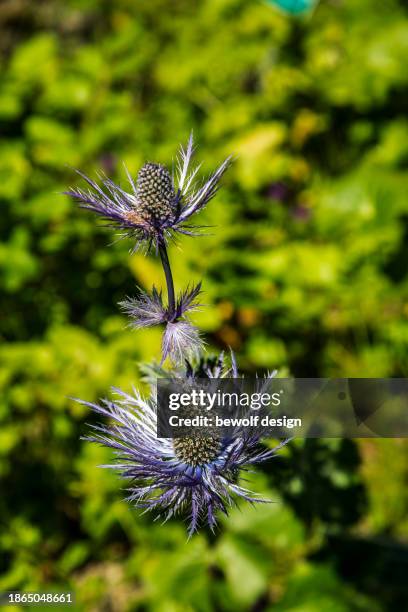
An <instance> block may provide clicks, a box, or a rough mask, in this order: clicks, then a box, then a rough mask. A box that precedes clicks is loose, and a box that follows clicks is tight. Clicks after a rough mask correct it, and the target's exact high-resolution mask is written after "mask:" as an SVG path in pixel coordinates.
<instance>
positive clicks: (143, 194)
mask: <svg viewBox="0 0 408 612" xmlns="http://www.w3.org/2000/svg"><path fill="white" fill-rule="evenodd" d="M193 153H194V146H193V135H192V134H191V136H190V139H189V141H188V144H187V147H186V148H184V147H180V150H179V155H178V157H177V161H176V165H175V171H174V172H173V173H172V174H171V173H170V172H169V171H168V170H167V168H166V167H165V166H163V165H161V164H158V163H152V162H148V163H146V164H144V166H142V168H141V169H140V170H139V174H138V176H137V180H136V182H135V181H134V180H133V178H132V177H131V175H130V174H129V172H128V170H127V169H126V167H125V169H126V173H127V177H128V180H129V186H130V191H125V190H124V189H122V187H120V186H119V185H117V184H116V183H114V182H113V181H112V180H111V179H109V178H107V177H105V176H103V175H101V176H100V184H98V183H96V182H95V181H93V180H92V179H91V178H89V177H88V176H86V175H85V174H83V173H82V172H80V171H79V170H77V172H78V174H79V175H80V176H81V177H82V178H83V179H84V180H85V181H86V183H87V184H88V186H89V187H88V189H81V188H73V189H71V190H69V191H68V192H66V194H67V195H70V196H71V197H73V198H74V199H75V200H77V201H78V202H79V204H80V206H81V207H82V208H85V209H88V210H91V211H92V212H94V213H96V214H97V215H99V216H100V217H102V218H103V219H105V220H106V221H107V223H108V225H110V226H113V227H117V228H118V229H119V230H122V233H123V235H127V236H130V237H132V238H134V239H135V245H134V248H138V247H141V246H145V247H146V248H147V249H148V250H149V249H150V248H151V247H152V246H154V247H155V248H156V250H159V248H160V247H161V246H164V245H165V244H166V243H167V241H168V239H169V238H171V237H174V235H175V234H177V233H180V234H187V235H196V233H197V231H198V230H199V229H200V226H191V225H188V224H187V222H188V221H189V219H190V218H191V217H192V216H193V215H195V214H196V213H197V212H198V211H200V210H202V209H203V208H204V207H205V206H206V204H208V202H209V201H210V200H211V199H212V198H213V197H214V196H215V194H216V193H217V191H218V187H219V181H220V179H221V177H222V175H223V174H224V172H225V171H226V169H227V168H228V166H229V164H230V162H231V157H227V158H226V159H225V160H224V162H223V163H222V164H221V165H220V166H219V167H218V168H217V170H215V172H213V174H211V175H210V176H209V177H208V179H207V180H205V181H204V182H203V183H202V184H201V185H199V184H198V182H197V175H198V171H199V169H200V165H198V166H195V167H192V165H191V162H192V157H193Z"/></svg>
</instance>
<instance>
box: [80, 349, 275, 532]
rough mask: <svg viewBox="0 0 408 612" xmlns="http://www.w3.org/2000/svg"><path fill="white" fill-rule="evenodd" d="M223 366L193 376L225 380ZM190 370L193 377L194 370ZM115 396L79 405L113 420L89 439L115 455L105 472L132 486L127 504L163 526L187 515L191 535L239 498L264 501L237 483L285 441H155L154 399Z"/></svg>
mask: <svg viewBox="0 0 408 612" xmlns="http://www.w3.org/2000/svg"><path fill="white" fill-rule="evenodd" d="M222 362H223V357H221V360H220V361H219V363H218V365H217V364H215V363H214V364H208V365H207V364H206V362H205V361H202V362H201V366H202V367H200V371H199V372H198V370H197V373H200V375H201V374H202V373H203V372H204V371H206V370H207V372H208V373H210V374H211V375H212V373H214V372H216V373H219V372H217V369H218V368H219V367H221V369H222V372H221V373H222V374H223V375H225V374H226V373H227V372H228V371H229V372H230V373H231V372H232V370H231V369H230V370H227V369H225V368H224V365H223V363H222ZM207 363H208V362H207ZM189 370H190V376H191V372H192V371H193V370H192V369H191V367H190V368H189ZM156 374H157V372H156ZM116 392H117V394H118V399H117V400H116V401H108V400H105V401H103V402H101V404H91V403H87V402H82V403H84V404H86V405H88V406H90V407H91V408H92V410H94V411H95V412H96V413H97V414H99V415H102V416H104V417H106V418H109V419H110V420H111V424H110V425H107V424H102V425H93V426H91V427H92V429H93V432H92V434H91V435H90V436H88V437H87V439H88V440H90V441H92V442H97V443H99V444H102V445H104V446H107V447H109V448H112V449H113V450H114V451H115V454H116V461H115V462H114V463H113V464H109V465H105V466H103V467H108V468H113V469H115V470H118V471H119V472H120V474H121V476H122V477H123V478H125V479H128V480H129V481H130V486H129V488H128V489H127V490H128V492H129V495H128V497H127V500H128V501H129V502H131V503H133V504H134V505H135V506H137V507H139V508H142V509H145V510H153V511H156V512H157V514H158V516H161V517H162V518H163V519H164V520H165V521H166V520H168V519H170V518H171V517H173V516H174V515H176V514H178V513H180V512H184V513H187V515H188V516H189V534H190V535H191V534H192V533H194V532H195V531H196V530H197V529H198V527H199V524H200V519H201V520H202V522H204V523H207V524H208V525H209V527H210V528H211V529H213V528H214V527H215V525H216V521H217V518H216V513H217V511H221V512H224V513H225V514H228V508H229V507H230V506H231V505H232V504H234V503H236V501H237V499H239V498H241V499H243V500H247V501H250V502H266V501H267V500H265V499H263V498H260V497H259V496H257V495H256V494H254V493H251V492H250V491H249V490H247V489H246V488H244V487H242V486H241V485H240V484H239V482H238V477H239V474H240V472H242V471H245V470H247V469H248V468H250V467H251V466H253V465H255V464H258V463H261V462H263V461H266V460H268V459H271V458H272V457H273V456H274V455H275V454H276V451H277V450H278V448H280V447H281V446H283V444H285V443H286V441H285V442H282V443H281V444H280V445H279V446H278V447H276V448H274V449H268V448H266V447H262V446H261V445H260V444H259V442H260V439H259V435H253V434H249V433H248V432H245V431H241V432H239V431H236V432H235V433H234V436H233V437H231V438H227V437H220V436H219V435H214V437H212V436H201V435H200V436H194V437H184V438H177V439H168V438H158V437H157V435H156V428H157V407H156V400H155V398H154V395H153V396H152V398H151V399H150V400H146V399H143V398H142V396H141V395H140V394H139V393H138V392H136V391H134V393H133V395H128V394H126V393H124V392H122V391H120V390H118V389H116Z"/></svg>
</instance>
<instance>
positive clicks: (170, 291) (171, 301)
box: [159, 245, 176, 313]
mask: <svg viewBox="0 0 408 612" xmlns="http://www.w3.org/2000/svg"><path fill="white" fill-rule="evenodd" d="M159 253H160V259H161V262H162V266H163V270H164V275H165V277H166V284H167V296H168V300H167V301H168V309H169V312H170V313H174V312H175V310H176V298H175V294H174V283H173V275H172V273H171V267H170V262H169V257H168V255H167V249H166V247H165V246H164V245H162V246H160V247H159Z"/></svg>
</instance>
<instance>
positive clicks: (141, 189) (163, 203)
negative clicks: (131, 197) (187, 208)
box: [136, 163, 176, 223]
mask: <svg viewBox="0 0 408 612" xmlns="http://www.w3.org/2000/svg"><path fill="white" fill-rule="evenodd" d="M136 192H137V214H138V215H139V216H140V217H141V218H142V219H143V220H144V221H147V222H148V223H149V222H150V223H151V222H153V223H154V222H159V223H163V222H165V221H168V220H170V219H172V218H173V217H174V213H175V211H174V204H175V197H176V194H175V192H174V188H173V181H172V178H171V175H170V173H169V171H168V170H167V168H165V167H164V166H162V165H160V164H153V163H147V164H145V165H144V166H142V167H141V169H140V170H139V174H138V177H137V184H136Z"/></svg>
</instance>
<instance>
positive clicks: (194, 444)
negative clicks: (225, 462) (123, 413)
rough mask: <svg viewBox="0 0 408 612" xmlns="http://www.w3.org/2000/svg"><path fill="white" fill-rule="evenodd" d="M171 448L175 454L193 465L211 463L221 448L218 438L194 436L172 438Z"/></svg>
mask: <svg viewBox="0 0 408 612" xmlns="http://www.w3.org/2000/svg"><path fill="white" fill-rule="evenodd" d="M173 448H174V452H175V453H176V456H177V457H178V458H179V459H180V460H181V461H183V462H184V463H187V464H188V465H191V466H193V467H197V466H199V465H205V464H206V463H211V461H213V460H214V459H216V457H217V456H218V455H219V453H220V450H221V443H220V440H219V439H217V438H213V437H210V436H208V437H205V436H195V437H192V438H174V439H173Z"/></svg>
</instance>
